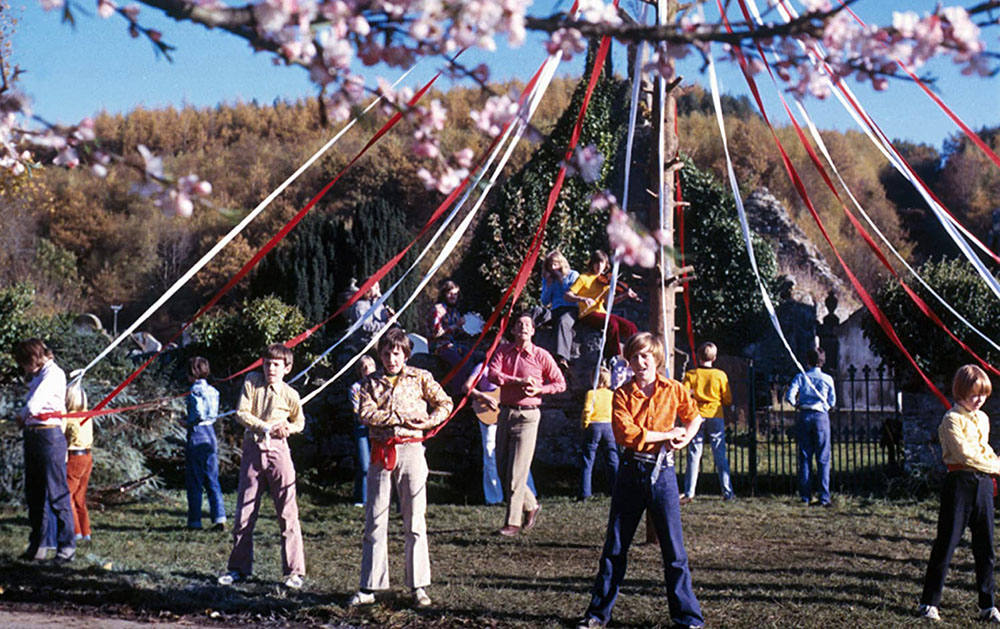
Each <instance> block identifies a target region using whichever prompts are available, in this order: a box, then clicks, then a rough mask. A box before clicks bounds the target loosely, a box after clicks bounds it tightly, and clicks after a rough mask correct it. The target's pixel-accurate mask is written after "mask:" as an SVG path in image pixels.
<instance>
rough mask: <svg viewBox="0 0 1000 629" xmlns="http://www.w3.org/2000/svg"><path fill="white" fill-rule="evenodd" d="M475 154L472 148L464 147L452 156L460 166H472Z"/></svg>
mask: <svg viewBox="0 0 1000 629" xmlns="http://www.w3.org/2000/svg"><path fill="white" fill-rule="evenodd" d="M475 156H476V154H475V153H474V152H473V151H472V149H470V148H464V149H462V150H460V151H456V152H455V154H454V155H452V156H451V158H452V160H453V161H454V162H455V164H456V165H458V167H459V168H472V160H473V159H474V158H475Z"/></svg>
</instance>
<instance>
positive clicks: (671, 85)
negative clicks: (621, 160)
mask: <svg viewBox="0 0 1000 629" xmlns="http://www.w3.org/2000/svg"><path fill="white" fill-rule="evenodd" d="M665 5H666V15H665V16H663V17H662V18H660V19H661V21H664V20H665V22H666V23H669V22H670V21H672V20H674V19H675V15H676V12H677V0H666V1H665ZM669 63H670V67H671V68H673V65H674V64H673V61H672V60H671V61H670V62H669ZM663 83H666V85H665V87H664V88H662V89H661V87H660V86H661V85H662V84H663ZM677 85H678V82H677V81H669V82H667V81H663V80H662V79H657V80H656V82H655V87H654V89H653V108H652V117H653V139H654V146H653V147H652V155H651V156H650V157H651V159H650V160H649V162H648V163H649V171H648V176H649V182H650V184H651V187H657V188H658V187H659V185H660V181H661V177H663V189H662V190H659V189H657V195H660V194H662V195H664V202H665V204H664V205H665V212H664V213H665V216H664V217H663V224H662V225H661V224H660V199H659V198H658V196H656V197H653V199H652V202H651V203H650V205H649V210H648V213H647V219H648V225H649V227H650V228H651V229H662V230H663V231H664V233H665V234H666V236H667V245H666V248H665V249H666V252H667V255H665V256H662V257H661V256H660V255H659V254H657V265H658V267H657V268H662V269H664V275H665V276H666V277H668V278H669V277H671V276H672V275H673V273H674V264H673V257H672V254H671V252H672V251H673V244H674V207H675V206H674V182H675V174H674V173H675V170H674V169H673V168H668V167H667V165H668V164H672V163H673V162H674V159H675V158H676V157H677V154H678V139H677V133H676V132H675V131H674V124H675V119H676V112H675V109H676V97H675V95H674V94H675V89H676V88H677ZM661 98H662V99H663V101H664V105H665V107H664V115H663V117H662V118H661V117H660V100H661ZM661 136H662V138H663V146H664V160H665V163H662V162H660V160H659V159H658V158H657V151H658V143H659V141H660V140H659V138H660V137H661ZM676 295H677V291H676V290H675V289H674V288H673V287H672V286H666V287H664V286H663V284H662V283H661V281H660V273H659V272H656V273H654V274H653V277H652V278H651V279H650V284H649V305H650V309H649V330H650V331H651V332H653V333H654V334H657V335H659V336H661V337H662V338H663V342H664V345H665V349H666V355H667V367H668V368H669V369H670V371H671V373H670V375H671V376H672V377H675V378H676V377H678V375H679V374H675V373H673V371H674V348H675V347H676V343H675V330H676V327H675V323H674V322H675V319H676V309H677V300H676ZM664 319H665V320H666V325H664Z"/></svg>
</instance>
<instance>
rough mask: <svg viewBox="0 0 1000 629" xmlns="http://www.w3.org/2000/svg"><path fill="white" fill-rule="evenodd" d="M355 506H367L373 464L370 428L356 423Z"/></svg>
mask: <svg viewBox="0 0 1000 629" xmlns="http://www.w3.org/2000/svg"><path fill="white" fill-rule="evenodd" d="M354 448H355V454H356V456H357V458H356V459H355V460H354V504H365V501H366V499H367V497H368V465H369V464H370V463H371V457H372V451H371V444H369V443H368V426H365V425H364V424H359V423H357V422H355V423H354Z"/></svg>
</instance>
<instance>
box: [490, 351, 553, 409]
mask: <svg viewBox="0 0 1000 629" xmlns="http://www.w3.org/2000/svg"><path fill="white" fill-rule="evenodd" d="M489 370H490V371H489V379H490V382H492V383H493V384H495V385H497V386H499V387H500V403H501V404H505V405H508V406H515V405H517V406H539V405H541V403H542V398H541V396H543V395H551V394H553V393H559V392H561V391H565V390H566V379H565V378H563V374H562V371H560V369H559V365H557V364H556V361H555V359H554V358H552V354H550V353H548V352H547V351H546V350H544V349H542V348H541V347H538V346H537V345H535V344H533V343H530V342H529V343H528V345H527V346H525V347H524V348H523V349H520V348H518V346H517V344H516V343H504V344H503V345H501V346H500V349H498V350H497V351H496V352H495V353H494V354H493V358H491V359H490V364H489ZM511 378H531V379H532V380H533V381H534V382H536V383H538V385H539V389H540V391H539V392H538V395H536V396H534V397H529V396H527V395H525V393H524V388H523V387H521V385H511V384H510V380H511Z"/></svg>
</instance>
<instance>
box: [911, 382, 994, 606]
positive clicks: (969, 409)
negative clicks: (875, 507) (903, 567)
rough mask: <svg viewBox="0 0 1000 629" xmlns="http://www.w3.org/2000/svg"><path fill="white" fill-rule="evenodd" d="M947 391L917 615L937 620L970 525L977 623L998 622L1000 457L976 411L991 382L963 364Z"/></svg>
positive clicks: (986, 419)
mask: <svg viewBox="0 0 1000 629" xmlns="http://www.w3.org/2000/svg"><path fill="white" fill-rule="evenodd" d="M951 392H952V395H953V396H954V397H955V405H954V406H952V407H951V409H950V410H949V411H948V412H947V413H945V414H944V419H942V420H941V425H940V426H939V427H938V437H939V438H940V440H941V458H942V459H943V460H944V463H945V465H946V466H947V467H948V475H947V476H945V479H944V485H943V486H942V487H941V510H940V511H939V512H938V526H937V537H936V538H935V539H934V545H933V546H932V547H931V557H930V560H929V561H928V563H927V575H926V576H925V578H924V591H923V594H922V595H921V597H920V608H919V609H918V611H917V613H918V614H919V615H920V616H921V617H923V618H927V619H930V620H941V616H940V614H939V613H938V605H940V603H941V592H942V590H943V589H944V580H945V576H946V575H947V574H948V564H950V563H951V556H952V554H953V553H954V552H955V548H956V547H957V546H958V543H959V542H960V541H961V540H962V534H963V533H964V532H965V528H966V527H969V529H971V531H972V556H973V557H974V559H975V562H976V589H977V590H978V592H979V619H980V620H983V621H985V622H989V623H996V622H1000V611H997V608H996V607H995V605H994V599H993V590H994V582H993V492H994V487H995V485H994V481H993V477H994V476H995V475H997V474H1000V458H998V457H997V455H996V452H994V451H993V448H992V447H990V418H989V417H987V416H986V413H984V412H982V411H981V410H979V409H980V408H981V407H982V406H983V403H984V402H986V398H988V397H989V396H990V393H992V392H993V384H992V383H991V382H990V378H989V376H987V375H986V372H985V371H983V370H982V369H980V368H979V367H977V366H975V365H965V366H964V367H960V368H959V369H958V371H957V372H956V373H955V377H954V379H953V380H952V384H951Z"/></svg>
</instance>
